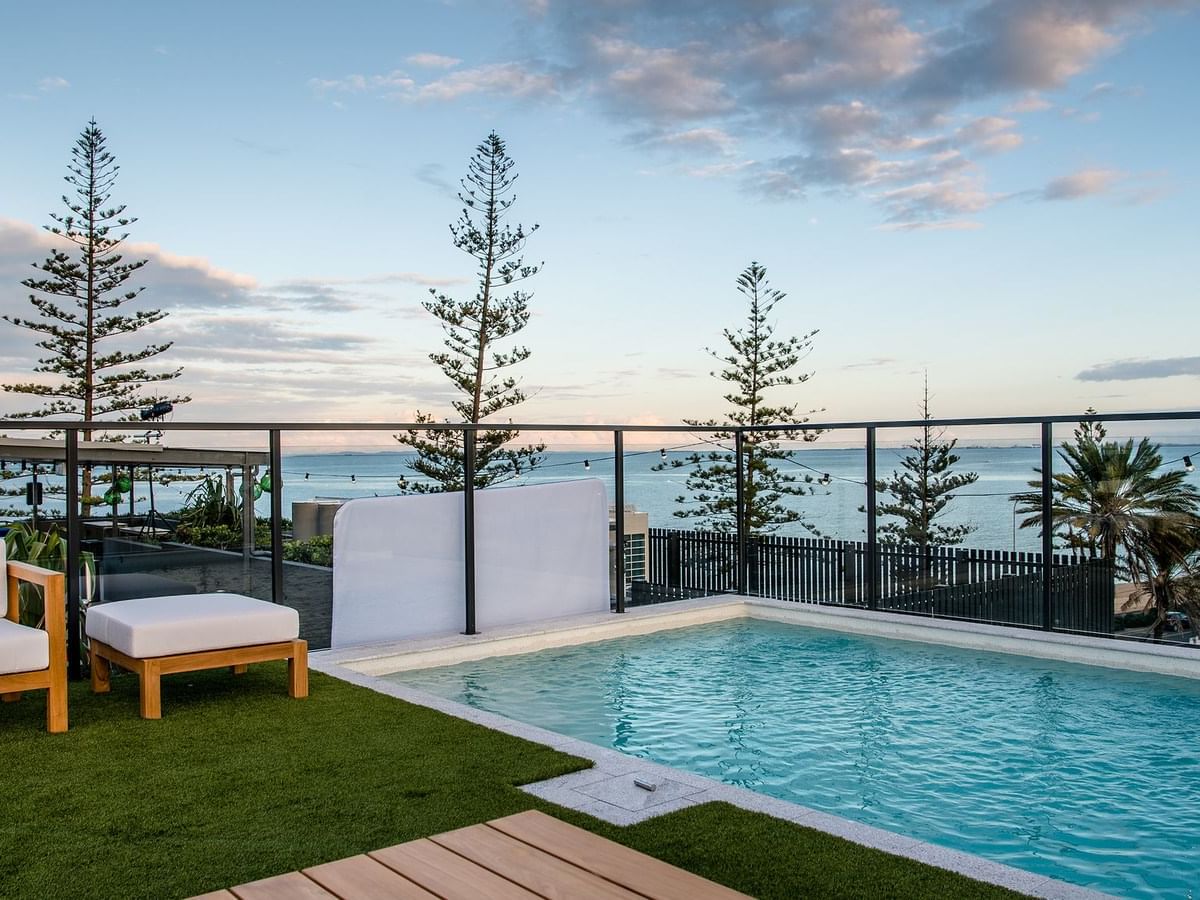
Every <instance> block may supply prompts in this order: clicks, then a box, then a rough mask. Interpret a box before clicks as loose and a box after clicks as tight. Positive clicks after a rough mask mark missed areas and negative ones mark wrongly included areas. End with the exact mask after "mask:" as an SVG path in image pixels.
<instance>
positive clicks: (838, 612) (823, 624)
mask: <svg viewBox="0 0 1200 900" xmlns="http://www.w3.org/2000/svg"><path fill="white" fill-rule="evenodd" d="M747 617H748V618H755V619H766V620H771V621H780V622H787V623H790V624H794V625H803V626H807V627H810V628H822V629H826V630H834V631H841V632H851V633H854V634H862V635H868V636H873V637H884V638H889V639H893V640H905V641H916V642H918V643H929V644H939V645H944V646H952V647H959V648H962V649H967V650H984V651H989V652H994V653H1008V654H1012V655H1017V656H1027V657H1033V658H1037V659H1051V660H1058V661H1060V662H1071V663H1078V664H1081V665H1091V666H1102V667H1105V668H1115V669H1123V670H1125V671H1132V672H1146V673H1151V674H1157V675H1169V676H1174V677H1182V678H1196V679H1200V650H1196V649H1195V648H1190V647H1182V646H1172V645H1168V644H1150V643H1146V642H1142V641H1132V640H1123V639H1119V638H1111V637H1099V636H1091V635H1080V634H1069V633H1063V632H1057V631H1042V630H1040V629H1033V628H1019V627H1015V626H1006V625H986V624H982V623H976V622H965V621H957V620H952V619H934V618H931V617H926V616H920V615H913V614H905V613H892V612H881V611H877V610H865V609H856V608H853V607H837V606H822V605H819V604H814V603H803V602H795V601H788V600H772V599H768V598H763V597H744V596H738V595H724V596H719V597H703V598H698V599H693V600H676V601H671V602H668V603H658V604H654V605H651V606H641V607H633V608H631V609H629V610H628V611H627V612H625V613H624V614H623V615H616V614H614V613H612V612H599V613H589V614H585V615H578V616H568V617H564V618H559V619H547V620H544V621H542V622H539V623H536V624H533V625H528V624H526V625H510V626H504V627H499V628H493V629H490V630H489V631H487V632H486V633H483V634H476V635H465V634H448V635H435V636H431V637H422V638H413V639H408V640H401V641H382V642H379V643H375V644H361V645H356V646H353V647H346V648H340V649H333V650H327V651H322V653H323V654H325V658H327V659H329V660H330V661H332V662H336V663H337V664H338V665H340V666H342V667H344V668H348V669H350V670H352V671H355V672H359V673H362V674H366V675H384V674H393V673H395V672H402V671H407V670H409V669H423V668H430V667H433V666H445V665H454V664H456V663H460V662H471V661H475V660H480V659H485V658H487V657H490V656H508V655H515V654H519V653H534V652H537V651H539V650H546V649H550V648H553V647H568V646H574V645H576V644H584V643H591V642H593V641H598V640H608V639H610V638H614V637H626V636H630V635H639V634H650V633H653V632H655V631H662V630H668V629H674V628H686V627H689V626H691V625H701V624H707V623H710V622H720V621H726V620H729V619H736V618H747Z"/></svg>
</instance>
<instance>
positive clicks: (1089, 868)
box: [391, 620, 1200, 897]
mask: <svg viewBox="0 0 1200 900" xmlns="http://www.w3.org/2000/svg"><path fill="white" fill-rule="evenodd" d="M391 677H392V678H394V679H396V680H398V681H402V682H403V683H405V684H409V685H412V686H414V687H418V688H421V689H424V690H427V691H430V692H432V693H435V694H438V695H440V696H442V697H447V698H450V699H452V700H458V701H460V702H462V703H467V704H470V705H471V706H475V707H478V708H480V709H486V710H490V711H492V712H496V713H500V714H501V715H505V716H508V717H510V718H513V719H518V720H520V721H522V722H528V723H531V724H534V725H540V726H542V727H543V728H548V729H550V730H552V731H556V732H559V733H561V734H567V735H572V736H574V737H577V738H581V739H583V740H586V741H590V742H592V743H595V744H599V745H601V746H605V747H615V748H616V749H618V750H621V751H623V752H625V753H628V754H631V755H633V756H640V757H645V758H647V759H652V760H655V761H657V762H661V763H665V764H667V765H670V766H675V767H678V768H681V769H687V770H689V771H692V772H698V773H701V774H704V775H708V776H711V777H713V778H716V779H719V780H721V781H724V782H727V783H729V784H736V785H741V786H743V787H747V788H750V789H752V790H755V791H760V792H762V793H764V794H770V795H771V796H773V797H780V798H783V799H785V800H791V801H793V802H796V803H801V804H803V805H805V806H809V807H813V808H815V809H820V810H824V811H826V812H830V813H836V814H837V815H841V816H844V817H846V818H848V819H855V820H857V821H860V822H866V823H868V824H871V825H875V826H878V827H880V828H886V829H888V830H890V831H894V832H899V833H902V834H906V835H911V836H912V837H916V838H920V839H922V840H925V841H930V842H932V843H935V844H940V845H942V846H946V847H953V848H955V849H958V850H964V851H967V852H969V853H975V854H978V855H980V856H984V857H987V858H989V859H993V860H996V861H998V862H1002V863H1007V864H1008V865H1012V866H1017V867H1019V868H1022V869H1026V870H1029V871H1033V872H1038V873H1042V874H1045V875H1048V876H1051V877H1054V878H1060V879H1062V880H1064V881H1069V882H1073V883H1075V884H1079V885H1084V886H1087V887H1091V888H1094V889H1097V890H1101V891H1105V892H1108V893H1111V894H1116V895H1119V896H1126V897H1189V896H1192V895H1193V894H1197V895H1200V683H1197V682H1195V681H1191V680H1186V679H1181V678H1168V677H1165V676H1154V675H1142V674H1137V673H1127V672H1120V671H1115V670H1111V669H1100V668H1092V667H1089V666H1080V665H1072V664H1067V663H1054V662H1048V661H1044V660H1036V659H1029V658H1025V657H1019V656H1011V655H1006V654H999V653H983V652H975V651H966V650H958V649H955V648H950V647H940V646H936V645H930V644H918V643H910V642H906V641H891V640H884V639H877V638H868V637H860V636H856V635H848V634H841V633H837V632H830V631H821V630H817V629H809V628H802V627H798V626H793V625H784V624H779V623H774V622H761V621H753V620H738V621H734V622H724V623H719V624H714V625H702V626H696V627H692V628H684V629H679V630H676V631H668V632H659V633H657V634H651V635H643V636H639V637H630V638H619V639H615V640H609V641H604V642H601V643H596V644H586V645H582V646H578V647H569V648H563V649H559V650H547V651H543V652H540V653H531V654H524V655H520V656H509V657H500V658H494V659H488V660H483V661H480V662H471V663H463V664H461V665H456V666H447V667H443V668H436V669H425V670H421V671H416V672H405V673H400V674H397V675H394V676H391Z"/></svg>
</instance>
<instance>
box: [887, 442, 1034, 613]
mask: <svg viewBox="0 0 1200 900" xmlns="http://www.w3.org/2000/svg"><path fill="white" fill-rule="evenodd" d="M1040 459H1041V451H1040V445H1039V431H1038V429H1037V427H1036V426H1034V427H1032V428H1031V427H1029V426H967V427H962V426H957V427H941V426H930V427H929V428H928V429H926V428H921V427H916V428H911V429H881V430H880V431H879V432H878V445H877V451H876V466H877V473H876V474H877V483H878V488H879V490H878V491H877V494H876V502H877V505H878V513H879V518H878V524H877V534H878V538H879V547H878V556H879V592H880V600H879V608H880V609H885V610H888V611H891V612H901V613H915V614H919V615H927V616H936V617H939V618H950V619H963V620H968V621H977V622H988V623H996V624H1006V625H1022V626H1027V627H1041V626H1042V622H1043V616H1044V614H1043V605H1042V575H1041V572H1042V567H1041V555H1040V547H1041V541H1040V536H1039V535H1038V532H1037V529H1036V528H1033V527H1030V525H1029V524H1028V522H1029V518H1028V517H1029V516H1030V515H1032V514H1033V512H1036V509H1037V508H1038V506H1039V504H1040V499H1038V498H1037V497H1036V496H1033V495H1032V494H1031V493H1030V492H1031V488H1030V487H1029V482H1030V480H1031V479H1034V478H1036V477H1037V473H1036V471H1035V468H1036V467H1037V466H1038V465H1039V464H1040ZM1030 497H1033V499H1032V500H1031V499H1030ZM1031 503H1032V504H1033V505H1032V506H1030V504H1031ZM1026 508H1028V509H1030V510H1032V512H1025V513H1023V512H1022V510H1023V509H1026ZM1022 523H1026V524H1025V526H1024V527H1023V526H1022Z"/></svg>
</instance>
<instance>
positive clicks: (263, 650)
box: [89, 638, 308, 719]
mask: <svg viewBox="0 0 1200 900" xmlns="http://www.w3.org/2000/svg"><path fill="white" fill-rule="evenodd" d="M89 647H90V655H91V661H92V693H95V694H106V693H108V691H109V690H110V689H111V687H112V684H111V682H110V680H109V664H110V663H116V664H117V665H118V666H120V667H121V668H123V669H128V670H129V671H130V672H135V673H137V676H138V678H139V679H140V682H141V712H142V718H143V719H161V718H162V682H161V676H163V675H172V674H175V673H177V672H199V671H200V670H202V669H220V668H223V667H225V666H229V667H231V668H232V669H233V673H234V674H235V675H240V674H242V673H243V672H245V671H246V667H247V666H248V665H249V664H250V663H260V662H268V661H270V660H275V659H286V660H287V661H288V695H289V696H291V697H307V696H308V641H301V640H295V641H280V642H278V643H273V644H252V645H250V646H248V647H229V648H227V649H222V650H203V651H200V652H197V653H180V654H177V655H175V656H151V657H145V658H140V657H136V656H126V655H125V654H124V653H122V652H121V651H120V650H116V649H114V648H112V647H110V646H108V645H107V644H103V643H101V642H100V641H98V640H96V639H95V638H92V639H91V640H90V641H89Z"/></svg>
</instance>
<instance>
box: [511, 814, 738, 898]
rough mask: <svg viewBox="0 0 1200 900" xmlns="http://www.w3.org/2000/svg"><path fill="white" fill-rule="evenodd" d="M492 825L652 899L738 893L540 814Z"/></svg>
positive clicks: (523, 816) (519, 815) (517, 817)
mask: <svg viewBox="0 0 1200 900" xmlns="http://www.w3.org/2000/svg"><path fill="white" fill-rule="evenodd" d="M488 826H489V827H491V828H493V829H495V830H496V831H499V832H501V833H503V834H505V835H507V836H508V837H511V838H514V839H516V840H518V841H521V842H523V843H525V844H527V845H529V846H532V847H538V848H540V849H542V850H544V851H545V852H546V853H549V854H552V855H554V856H556V857H558V858H559V859H561V860H564V861H565V862H568V863H570V864H571V865H574V866H578V867H579V868H580V869H584V870H586V871H588V872H591V873H593V874H594V875H598V876H600V877H602V878H606V879H608V880H609V881H612V882H616V883H617V884H621V885H624V886H625V887H626V888H628V889H629V890H631V891H636V892H637V893H639V894H642V895H644V896H646V897H651V898H653V900H709V898H712V900H729V898H734V897H745V896H746V895H745V894H740V893H738V892H737V891H734V890H730V889H729V888H727V887H724V886H722V885H719V884H716V883H715V882H712V881H709V880H708V879H707V878H701V877H700V876H699V875H694V874H692V873H691V872H687V871H684V870H683V869H680V868H678V867H676V866H672V865H670V864H669V863H665V862H663V861H662V860H658V859H655V858H654V857H652V856H647V855H646V854H644V853H639V852H638V851H637V850H632V849H630V848H629V847H626V846H623V845H622V844H617V843H614V842H612V841H610V840H608V839H607V838H602V837H600V836H599V835H595V834H592V833H591V832H590V831H584V830H583V829H582V828H576V827H575V826H574V825H568V824H567V823H566V822H563V821H560V820H559V819H555V818H554V817H553V816H548V815H546V814H545V813H541V812H538V811H536V810H529V811H528V812H523V813H517V814H516V815H515V816H506V817H505V818H503V819H495V820H493V821H491V822H488Z"/></svg>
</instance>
